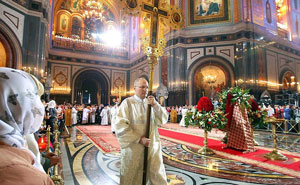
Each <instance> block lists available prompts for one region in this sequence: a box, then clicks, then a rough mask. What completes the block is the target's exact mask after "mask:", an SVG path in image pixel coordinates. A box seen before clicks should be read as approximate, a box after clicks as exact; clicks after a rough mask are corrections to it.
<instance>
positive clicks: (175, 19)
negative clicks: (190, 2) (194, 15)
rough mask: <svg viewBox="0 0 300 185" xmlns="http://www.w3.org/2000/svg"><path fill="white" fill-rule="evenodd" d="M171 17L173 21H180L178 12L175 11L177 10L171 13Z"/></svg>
mask: <svg viewBox="0 0 300 185" xmlns="http://www.w3.org/2000/svg"><path fill="white" fill-rule="evenodd" d="M172 19H173V21H174V22H175V23H180V21H181V17H180V15H179V13H177V12H176V13H174V14H173V15H172Z"/></svg>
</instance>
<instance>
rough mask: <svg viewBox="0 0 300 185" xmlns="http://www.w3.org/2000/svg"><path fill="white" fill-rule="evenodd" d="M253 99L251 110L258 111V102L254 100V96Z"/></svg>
mask: <svg viewBox="0 0 300 185" xmlns="http://www.w3.org/2000/svg"><path fill="white" fill-rule="evenodd" d="M250 101H251V110H252V111H257V110H258V104H257V103H256V101H255V100H253V99H252V98H251V99H250Z"/></svg>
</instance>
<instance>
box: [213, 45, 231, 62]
mask: <svg viewBox="0 0 300 185" xmlns="http://www.w3.org/2000/svg"><path fill="white" fill-rule="evenodd" d="M216 55H218V56H221V57H223V58H225V59H227V60H228V61H229V62H230V63H231V64H232V65H233V66H234V46H220V47H218V46H217V47H216Z"/></svg>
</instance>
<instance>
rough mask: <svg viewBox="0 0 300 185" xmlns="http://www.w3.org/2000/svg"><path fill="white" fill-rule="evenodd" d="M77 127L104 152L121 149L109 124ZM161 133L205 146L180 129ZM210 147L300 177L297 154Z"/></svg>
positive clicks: (218, 144)
mask: <svg viewBox="0 0 300 185" xmlns="http://www.w3.org/2000/svg"><path fill="white" fill-rule="evenodd" d="M76 128H77V129H78V130H80V131H81V132H83V133H84V134H85V135H87V137H88V138H89V139H90V140H91V141H92V142H93V143H94V144H95V145H96V146H98V148H99V149H100V150H101V151H102V152H104V153H109V152H119V151H120V145H119V143H118V141H117V138H116V136H115V135H113V134H112V133H111V128H110V127H109V126H77V127H76ZM159 134H160V136H161V137H163V138H165V139H167V140H170V141H174V142H176V143H182V144H185V145H190V146H192V147H195V148H197V147H198V146H203V140H204V138H203V137H201V136H197V135H192V134H187V133H182V132H180V131H171V130H167V129H164V128H159ZM208 135H209V134H208ZM208 147H209V148H211V149H212V150H214V152H215V153H216V154H217V155H220V156H223V157H226V158H229V159H233V160H236V161H240V162H244V163H246V164H252V165H255V166H259V167H261V168H265V169H267V170H271V171H276V172H279V173H283V174H286V175H289V176H293V177H297V178H300V156H299V155H298V156H297V154H295V155H294V154H292V153H290V152H284V151H281V153H282V154H284V155H285V156H286V157H288V160H287V161H272V160H268V159H266V158H264V155H265V154H266V153H268V152H270V151H269V150H265V149H261V147H257V149H258V150H257V151H255V152H251V153H243V152H241V151H237V150H233V149H224V148H223V147H225V144H223V143H222V142H221V141H219V140H215V139H208Z"/></svg>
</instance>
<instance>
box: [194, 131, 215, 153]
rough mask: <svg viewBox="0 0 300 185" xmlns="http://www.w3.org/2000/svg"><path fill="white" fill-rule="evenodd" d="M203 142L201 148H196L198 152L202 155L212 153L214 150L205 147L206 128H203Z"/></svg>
mask: <svg viewBox="0 0 300 185" xmlns="http://www.w3.org/2000/svg"><path fill="white" fill-rule="evenodd" d="M203 143H204V146H203V147H202V148H201V149H199V150H198V153H199V154H202V155H213V154H214V152H213V151H212V150H211V149H209V148H208V147H207V130H204V141H203Z"/></svg>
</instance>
